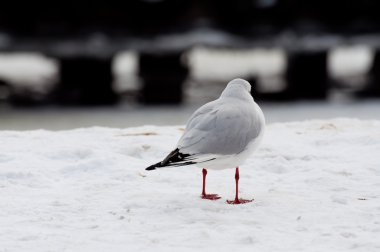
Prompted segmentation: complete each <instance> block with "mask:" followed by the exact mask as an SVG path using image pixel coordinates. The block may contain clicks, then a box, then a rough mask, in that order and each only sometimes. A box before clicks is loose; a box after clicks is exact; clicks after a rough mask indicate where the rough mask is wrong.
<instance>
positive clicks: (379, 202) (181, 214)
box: [0, 119, 380, 252]
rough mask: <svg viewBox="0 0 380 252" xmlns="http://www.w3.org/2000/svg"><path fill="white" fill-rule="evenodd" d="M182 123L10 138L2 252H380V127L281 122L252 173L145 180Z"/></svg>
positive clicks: (0, 183) (4, 147)
mask: <svg viewBox="0 0 380 252" xmlns="http://www.w3.org/2000/svg"><path fill="white" fill-rule="evenodd" d="M182 130H183V129H182V128H181V127H157V126H145V127H138V128H126V129H111V128H85V129H76V130H71V131H58V132H51V131H44V130H38V131H25V132H17V131H0V140H1V143H2V144H1V146H0V198H1V200H0V251H1V252H5V251H81V252H85V251H216V250H218V251H232V250H237V251H292V252H294V251H366V252H368V251H379V250H380V240H379V237H380V167H379V164H380V156H379V153H380V121H375V120H372V121H363V120H354V119H331V120H319V121H317V120H314V121H306V122H293V123H277V124H271V125H269V126H268V128H267V131H266V135H265V138H264V142H263V144H262V145H261V148H260V149H259V150H258V151H257V152H256V153H255V154H254V155H252V156H251V157H250V158H249V159H248V161H247V162H246V163H245V164H244V165H242V166H241V174H240V175H241V180H240V182H241V184H240V189H241V191H240V192H241V196H243V197H245V198H251V197H253V198H254V199H255V201H254V203H251V204H246V205H228V204H226V203H225V200H226V199H232V198H233V196H234V170H233V169H231V170H224V171H209V173H208V191H209V192H210V193H211V192H212V193H219V194H220V195H221V196H222V199H221V200H219V201H205V200H201V199H200V197H199V195H200V190H201V171H200V170H199V169H197V168H195V167H183V168H175V169H163V170H159V171H152V172H146V171H144V169H143V168H144V167H146V166H147V165H149V164H151V163H153V162H156V161H158V160H159V159H160V158H162V157H163V156H164V155H165V154H166V153H167V152H168V151H169V150H170V149H171V148H172V147H174V145H175V144H176V141H177V139H178V138H179V136H180V135H181V133H182Z"/></svg>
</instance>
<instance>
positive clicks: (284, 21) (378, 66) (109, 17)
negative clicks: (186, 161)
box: [0, 0, 380, 129]
mask: <svg viewBox="0 0 380 252" xmlns="http://www.w3.org/2000/svg"><path fill="white" fill-rule="evenodd" d="M379 11H380V2H379V1H376V0H330V1H325V0H319V1H317V0H308V1H303V0H250V1H248V0H236V1H232V0H231V1H226V0H219V1H216V0H205V1H201V0H182V1H178V0H145V1H143V0H129V1H111V0H108V1H28V2H24V1H3V2H2V3H1V4H0V128H5V129H29V128H38V127H41V128H53V129H60V128H70V127H78V126H90V125H94V124H96V125H105V126H119V127H123V126H131V125H140V124H145V123H149V122H152V123H155V124H163V125H165V124H173V123H174V124H176V123H181V122H182V123H184V121H182V120H183V119H184V118H182V117H181V116H180V115H184V116H183V117H185V116H188V114H189V113H190V111H192V110H193V109H194V108H196V107H197V106H198V105H201V104H202V103H204V102H207V101H209V100H210V99H214V98H216V97H217V96H218V95H219V93H220V91H221V90H222V89H223V88H224V87H225V84H226V83H227V82H228V81H229V80H231V79H232V78H236V77H241V78H245V79H247V80H249V81H250V83H251V84H252V85H253V86H254V89H253V96H254V97H255V99H256V100H258V101H260V102H262V103H263V104H264V107H265V106H266V107H267V108H268V113H269V114H270V113H271V112H273V115H274V117H273V120H272V121H278V120H292V119H309V117H312V116H314V117H324V116H327V117H329V116H355V117H360V116H363V112H362V111H366V113H367V114H366V115H367V116H366V118H378V117H380V113H379V112H380V109H379V106H378V105H380V103H379V102H378V98H379V97H380V49H379V45H380V36H379V35H380V15H378V13H379ZM368 99H371V100H368ZM300 101H301V102H300ZM302 101H303V102H302ZM310 101H313V102H310ZM152 105H155V106H154V107H153V106H152ZM157 105H159V107H157ZM163 105H165V107H163ZM167 105H170V106H167ZM173 105H175V106H173ZM284 106H288V110H285V111H282V113H280V114H279V115H280V117H279V116H277V117H276V113H278V112H276V111H281V109H280V108H281V107H284ZM316 107H317V109H315V108H316ZM313 109H314V111H316V110H317V111H319V112H318V113H315V114H313V113H310V111H313ZM334 109H335V110H334ZM298 110H299V113H300V115H301V116H299V117H294V116H291V115H292V114H293V113H294V111H298ZM331 110H333V111H336V112H335V113H332V114H331ZM77 111H80V112H77ZM301 111H302V112H301ZM350 111H351V113H349V112H350ZM352 111H354V112H352ZM355 111H356V112H355ZM264 112H265V111H264ZM329 113H330V114H329ZM283 114H285V115H283ZM378 114H379V115H378ZM88 115H93V116H92V117H91V118H92V119H91V118H90V119H88V120H87V121H86V119H83V118H86V116H88ZM99 115H100V116H99ZM155 115H156V117H155ZM287 115H288V116H287ZM302 115H303V116H302ZM305 115H309V117H307V116H305ZM377 115H378V116H377ZM281 116H282V117H281ZM61 117H63V118H64V119H62V121H60V120H57V119H58V118H61ZM120 117H125V118H129V119H125V120H123V119H120ZM25 118H27V119H25ZM41 118H42V119H41ZM78 118H82V119H83V120H84V121H83V123H82V124H81V123H78ZM94 118H97V119H94ZM154 118H155V119H154ZM149 119H150V120H151V121H149ZM63 120H66V121H67V120H69V121H70V120H71V121H72V122H76V123H73V124H70V123H66V124H64V122H63ZM128 120H129V121H128ZM32 121H37V122H40V124H38V123H32ZM28 122H29V124H28ZM54 122H55V124H54ZM105 122H108V124H107V123H105ZM111 122H114V123H111ZM1 125H3V126H1ZM23 125H27V126H23ZM28 125H29V126H28ZM52 125H55V126H52ZM60 125H66V126H62V127H60ZM70 125H71V126H70Z"/></svg>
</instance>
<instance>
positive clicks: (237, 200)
mask: <svg viewBox="0 0 380 252" xmlns="http://www.w3.org/2000/svg"><path fill="white" fill-rule="evenodd" d="M239 178H240V177H239V167H236V172H235V183H236V194H235V200H227V203H228V204H245V203H249V202H252V201H253V199H252V200H246V199H239Z"/></svg>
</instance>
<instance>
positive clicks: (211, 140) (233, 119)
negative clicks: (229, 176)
mask: <svg viewBox="0 0 380 252" xmlns="http://www.w3.org/2000/svg"><path fill="white" fill-rule="evenodd" d="M264 128H265V118H264V114H263V112H262V111H261V109H260V107H259V106H258V105H257V103H256V102H255V101H254V100H253V97H252V95H251V85H250V84H249V82H248V81H246V80H243V79H234V80H232V81H230V82H229V83H228V84H227V87H226V88H225V89H224V90H223V92H222V94H221V95H220V97H219V98H218V99H216V100H214V101H211V102H209V103H206V104H205V105H203V106H202V107H200V108H199V109H197V110H196V111H195V112H194V113H193V114H192V115H191V117H190V119H189V120H188V122H187V124H186V129H185V131H184V133H183V135H182V137H181V138H180V139H179V141H178V143H177V146H176V148H175V149H174V150H173V151H172V152H170V153H169V155H167V156H166V157H165V158H164V160H162V161H160V162H158V163H156V164H153V165H151V166H149V167H147V168H146V170H148V171H151V170H155V169H160V168H164V167H178V166H188V165H195V166H198V167H200V168H203V169H202V175H203V185H202V194H201V198H202V199H208V200H217V199H220V197H219V196H218V195H217V194H206V189H205V188H206V175H207V169H212V170H221V169H227V168H235V167H236V168H235V187H236V188H235V192H236V193H235V199H234V200H227V203H229V204H244V203H248V202H252V201H253V199H252V200H246V199H240V198H239V196H238V193H239V192H238V189H239V187H238V186H239V166H240V165H241V164H242V163H243V162H244V161H245V160H246V159H247V158H248V157H249V156H250V155H251V154H252V152H253V151H254V150H255V149H256V148H257V147H258V145H259V143H260V142H261V139H262V137H263V133H264Z"/></svg>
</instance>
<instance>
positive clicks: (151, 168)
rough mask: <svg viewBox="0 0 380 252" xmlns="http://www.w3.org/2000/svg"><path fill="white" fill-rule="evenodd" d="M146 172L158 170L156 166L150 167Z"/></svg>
mask: <svg viewBox="0 0 380 252" xmlns="http://www.w3.org/2000/svg"><path fill="white" fill-rule="evenodd" d="M145 170H146V171H152V170H156V167H155V166H154V165H151V166H149V167H148V168H145Z"/></svg>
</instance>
